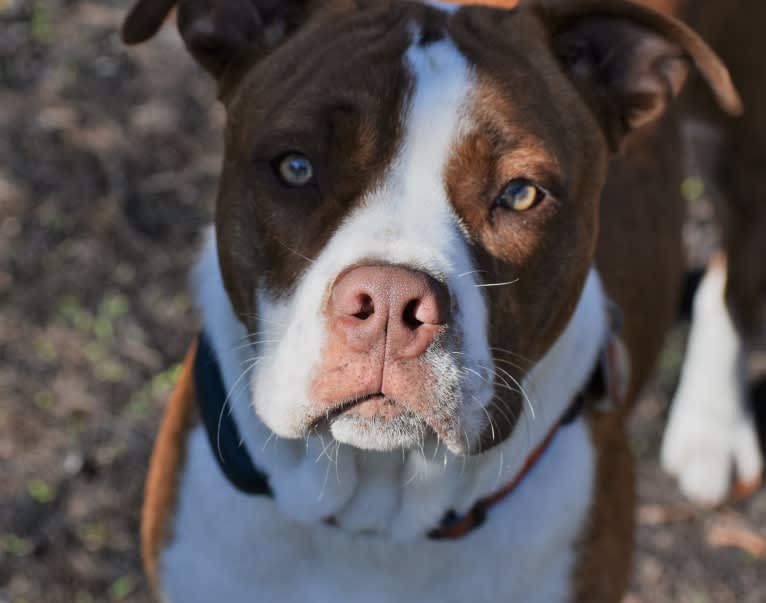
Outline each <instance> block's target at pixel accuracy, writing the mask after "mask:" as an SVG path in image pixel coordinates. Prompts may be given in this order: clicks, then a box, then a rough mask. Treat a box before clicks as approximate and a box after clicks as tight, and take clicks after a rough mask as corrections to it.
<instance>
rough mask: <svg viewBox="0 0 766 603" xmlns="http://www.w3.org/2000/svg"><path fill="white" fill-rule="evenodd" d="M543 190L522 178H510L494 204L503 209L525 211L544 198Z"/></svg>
mask: <svg viewBox="0 0 766 603" xmlns="http://www.w3.org/2000/svg"><path fill="white" fill-rule="evenodd" d="M545 195H546V193H545V191H544V190H542V189H541V188H539V187H537V186H535V185H534V184H532V183H531V182H530V181H529V180H526V179H524V178H517V179H516V180H511V181H510V182H509V183H508V184H506V185H505V188H504V189H503V192H502V193H500V196H499V197H498V198H497V201H495V204H496V205H498V206H499V207H502V208H503V209H510V210H513V211H526V210H528V209H532V208H533V207H534V206H535V205H537V204H538V203H540V201H542V200H543V199H545Z"/></svg>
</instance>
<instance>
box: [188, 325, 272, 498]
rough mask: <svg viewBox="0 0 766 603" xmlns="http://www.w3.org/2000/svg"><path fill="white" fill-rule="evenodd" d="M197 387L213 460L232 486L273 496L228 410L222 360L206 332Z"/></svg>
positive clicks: (196, 370)
mask: <svg viewBox="0 0 766 603" xmlns="http://www.w3.org/2000/svg"><path fill="white" fill-rule="evenodd" d="M194 387H195V389H196V394H197V395H196V398H197V405H198V406H199V412H200V416H201V418H202V423H203V424H204V425H205V431H206V432H207V437H208V440H209V441H210V448H211V449H212V451H213V457H214V458H215V460H216V461H218V466H219V467H220V468H221V471H222V472H223V474H224V475H225V476H226V478H227V479H228V480H229V482H231V484H232V485H233V486H234V487H235V488H237V490H239V491H240V492H243V493H244V494H250V495H255V496H273V495H274V493H273V492H272V490H271V486H270V485H269V479H268V477H267V476H266V474H264V473H263V472H262V471H260V470H259V469H258V468H257V467H256V466H255V464H254V463H253V460H252V457H251V456H250V453H249V452H248V451H247V448H246V447H245V444H244V443H243V442H242V437H241V435H240V433H239V429H237V424H236V423H235V422H234V417H233V416H232V414H231V410H230V409H229V408H228V396H227V395H226V390H225V389H224V387H223V379H222V378H221V369H220V367H219V366H218V359H217V358H216V357H215V352H213V349H212V348H211V347H210V343H209V342H208V339H207V336H206V335H205V334H204V333H202V334H200V336H199V341H198V344H197V356H196V357H195V358H194Z"/></svg>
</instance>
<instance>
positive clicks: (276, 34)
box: [122, 0, 312, 79]
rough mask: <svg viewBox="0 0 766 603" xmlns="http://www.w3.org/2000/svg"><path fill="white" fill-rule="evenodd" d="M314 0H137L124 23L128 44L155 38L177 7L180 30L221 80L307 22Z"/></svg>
mask: <svg viewBox="0 0 766 603" xmlns="http://www.w3.org/2000/svg"><path fill="white" fill-rule="evenodd" d="M310 4H312V0H138V2H137V3H136V4H135V5H134V6H133V8H132V10H131V11H130V13H128V16H127V17H126V18H125V22H124V23H123V25H122V39H123V41H124V42H125V43H126V44H139V43H141V42H144V41H146V40H148V39H149V38H151V37H152V36H153V35H154V34H156V33H157V31H158V30H159V29H160V27H161V26H162V23H163V22H164V20H165V18H166V17H167V16H168V14H169V13H170V11H171V10H172V8H173V7H174V6H176V5H178V31H179V32H180V33H181V37H182V38H183V40H184V43H185V44H186V47H187V48H188V50H189V52H190V53H191V54H192V55H193V56H194V58H195V59H196V60H197V61H198V62H199V63H200V64H201V65H202V66H203V67H204V68H205V69H206V70H207V71H208V72H210V73H211V74H212V75H213V76H214V77H215V78H216V79H220V78H221V77H222V76H223V74H224V72H225V71H226V70H227V69H228V68H229V67H230V66H232V65H233V64H235V63H237V62H238V61H239V60H241V59H242V58H243V57H245V56H249V55H250V54H251V53H253V52H258V51H262V52H266V51H268V50H270V49H272V48H274V47H275V46H277V45H279V44H280V43H281V42H282V41H283V40H284V39H286V38H287V37H288V36H289V35H290V34H291V33H292V32H293V31H294V30H295V29H297V28H298V27H299V26H300V24H301V23H302V22H303V21H304V20H305V18H306V15H307V13H308V11H309V5H310Z"/></svg>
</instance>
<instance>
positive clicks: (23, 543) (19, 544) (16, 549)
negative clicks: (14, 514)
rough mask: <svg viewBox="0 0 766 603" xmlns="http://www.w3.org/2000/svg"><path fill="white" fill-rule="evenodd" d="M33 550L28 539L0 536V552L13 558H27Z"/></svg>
mask: <svg viewBox="0 0 766 603" xmlns="http://www.w3.org/2000/svg"><path fill="white" fill-rule="evenodd" d="M34 548H35V547H34V544H32V541H31V540H29V539H28V538H22V537H21V536H18V535H16V534H3V535H2V536H0V550H2V551H3V552H4V553H7V554H8V555H12V556H13V557H27V556H28V555H31V554H32V551H33V550H34Z"/></svg>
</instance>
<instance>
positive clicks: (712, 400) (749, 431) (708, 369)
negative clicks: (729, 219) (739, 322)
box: [661, 255, 763, 505]
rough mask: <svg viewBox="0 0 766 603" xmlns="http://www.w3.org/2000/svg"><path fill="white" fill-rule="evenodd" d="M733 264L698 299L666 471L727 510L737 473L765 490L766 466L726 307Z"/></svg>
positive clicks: (693, 495)
mask: <svg viewBox="0 0 766 603" xmlns="http://www.w3.org/2000/svg"><path fill="white" fill-rule="evenodd" d="M726 279H727V263H726V259H725V257H724V256H721V255H719V256H716V257H715V258H714V259H713V260H712V261H711V263H710V265H709V266H708V270H707V273H706V274H705V278H704V279H703V280H702V283H701V285H700V287H699V290H698V291H697V294H696V296H695V299H694V308H693V319H692V327H691V332H690V335H689V343H688V348H687V352H686V358H685V360H684V365H683V369H682V372H681V381H680V384H679V387H678V391H677V392H676V395H675V399H674V401H673V405H672V407H671V414H670V420H669V422H668V426H667V429H666V431H665V436H664V440H663V444H662V452H661V456H662V465H663V467H664V468H665V470H666V471H668V472H669V473H671V474H672V475H674V476H676V477H677V478H678V480H679V483H680V486H681V490H682V491H683V493H684V494H685V495H686V496H688V497H689V498H690V499H691V500H693V501H695V502H697V503H700V504H705V505H715V504H718V503H720V502H722V501H723V500H724V499H725V498H726V496H727V495H728V493H729V491H730V487H731V483H732V481H731V480H732V470H733V471H734V472H735V475H736V478H737V479H738V480H739V481H740V482H741V483H744V484H747V485H751V486H754V485H755V484H757V483H759V481H760V478H761V472H762V470H763V461H762V459H761V453H760V449H759V446H758V438H757V435H756V430H755V424H754V421H753V417H752V413H751V412H750V410H749V408H748V404H747V399H746V391H747V378H746V377H747V349H746V345H745V342H744V341H743V339H742V338H741V337H740V335H739V333H738V332H737V329H736V328H735V325H734V323H733V321H732V319H731V316H730V314H729V311H728V309H727V307H726V303H725V300H724V292H725V289H726Z"/></svg>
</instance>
